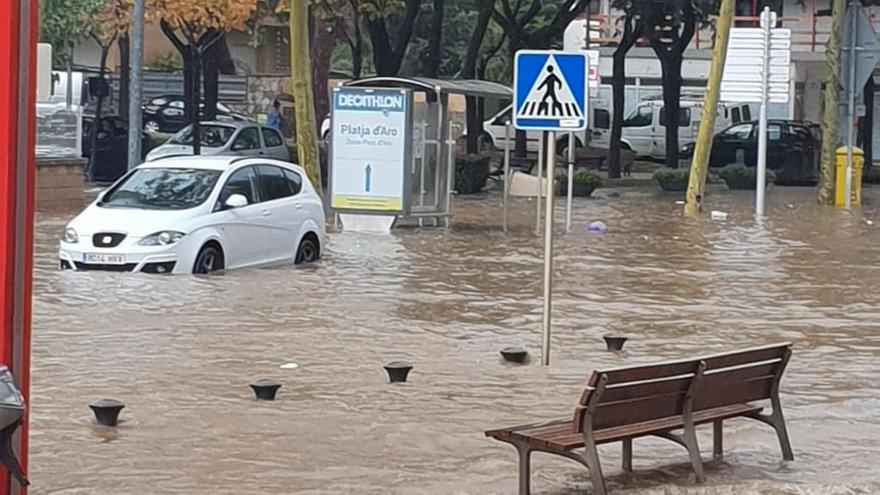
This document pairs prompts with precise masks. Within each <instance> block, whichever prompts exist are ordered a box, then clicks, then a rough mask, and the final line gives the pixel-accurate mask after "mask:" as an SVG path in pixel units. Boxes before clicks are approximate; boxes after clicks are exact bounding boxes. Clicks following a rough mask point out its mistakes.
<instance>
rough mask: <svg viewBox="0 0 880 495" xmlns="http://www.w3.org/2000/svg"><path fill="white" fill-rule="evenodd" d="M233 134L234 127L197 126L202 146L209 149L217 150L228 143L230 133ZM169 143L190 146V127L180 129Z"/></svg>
mask: <svg viewBox="0 0 880 495" xmlns="http://www.w3.org/2000/svg"><path fill="white" fill-rule="evenodd" d="M234 132H235V128H234V127H228V126H225V125H201V126H199V138H200V140H201V141H202V146H207V147H209V148H219V147H221V146H223V145H225V144H226V143H227V142H228V141H229V138H231V137H232V133H234ZM169 142H170V143H171V144H186V145H192V143H193V136H192V125H188V126H186V127H184V128H183V129H181V130H180V132H178V133H177V134H175V135H174V137H173V138H171V141H169Z"/></svg>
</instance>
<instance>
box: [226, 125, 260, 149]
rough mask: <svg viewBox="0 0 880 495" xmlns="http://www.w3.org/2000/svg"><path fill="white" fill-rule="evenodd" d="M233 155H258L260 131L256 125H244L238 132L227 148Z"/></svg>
mask: <svg viewBox="0 0 880 495" xmlns="http://www.w3.org/2000/svg"><path fill="white" fill-rule="evenodd" d="M229 150H230V151H231V152H232V154H233V155H242V156H259V155H260V131H258V130H257V128H256V127H245V128H244V129H242V130H240V131H239V132H238V135H237V136H235V138H234V139H233V141H232V145H231V147H230V148H229Z"/></svg>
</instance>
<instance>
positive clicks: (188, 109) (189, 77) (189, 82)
mask: <svg viewBox="0 0 880 495" xmlns="http://www.w3.org/2000/svg"><path fill="white" fill-rule="evenodd" d="M180 57H181V58H182V59H183V124H184V125H188V124H192V122H193V120H195V119H193V115H195V113H194V112H193V109H194V108H196V107H195V105H196V100H195V96H194V93H193V87H194V86H193V79H194V77H193V76H194V71H195V61H194V60H193V56H192V50H191V48H190V47H188V46H187V47H184V49H183V52H182V53H181V54H180Z"/></svg>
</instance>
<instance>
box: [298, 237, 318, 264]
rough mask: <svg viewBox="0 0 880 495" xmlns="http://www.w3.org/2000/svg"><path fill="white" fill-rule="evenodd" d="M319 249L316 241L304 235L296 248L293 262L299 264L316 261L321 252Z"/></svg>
mask: <svg viewBox="0 0 880 495" xmlns="http://www.w3.org/2000/svg"><path fill="white" fill-rule="evenodd" d="M319 249H320V248H319V247H318V242H317V241H316V240H315V239H314V238H313V237H311V236H306V237H305V238H304V239H303V240H302V242H300V243H299V248H297V250H296V258H294V260H293V262H294V263H296V264H297V265H299V264H302V263H311V262H313V261H317V260H318V257H319V256H320V254H321V252H320V251H319Z"/></svg>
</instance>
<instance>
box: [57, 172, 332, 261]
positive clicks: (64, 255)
mask: <svg viewBox="0 0 880 495" xmlns="http://www.w3.org/2000/svg"><path fill="white" fill-rule="evenodd" d="M324 234H325V230H324V207H323V204H322V202H321V198H320V197H319V196H318V194H317V193H316V192H315V188H314V187H313V186H312V184H311V182H309V179H308V177H307V176H306V173H305V171H304V170H303V169H302V168H300V167H298V166H296V165H292V164H290V163H286V162H282V161H279V160H272V159H266V158H251V157H175V158H165V159H161V160H157V161H155V162H148V163H145V164H143V165H141V166H139V167H138V168H136V169H135V170H133V171H131V172H129V173H128V174H127V175H126V176H125V177H123V178H122V179H120V180H119V181H118V182H117V183H116V184H114V185H113V186H112V187H110V188H109V189H107V190H106V191H104V192H103V193H101V194H100V195H99V196H98V199H97V200H96V201H95V202H94V203H92V204H91V205H89V206H88V207H86V209H85V210H83V212H82V213H80V214H79V216H77V217H76V218H74V219H73V221H71V222H70V223H69V224H68V225H67V228H65V230H64V235H63V237H62V240H61V249H60V252H59V256H60V260H61V268H62V269H71V270H112V271H125V272H145V273H197V274H202V273H210V272H214V271H218V270H225V269H233V268H242V267H248V266H255V265H264V264H270V263H278V262H284V261H293V262H295V263H303V262H311V261H315V260H317V259H318V258H319V257H320V256H321V253H322V249H323V247H324V245H323V240H324Z"/></svg>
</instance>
